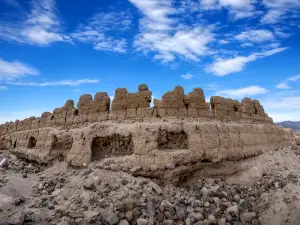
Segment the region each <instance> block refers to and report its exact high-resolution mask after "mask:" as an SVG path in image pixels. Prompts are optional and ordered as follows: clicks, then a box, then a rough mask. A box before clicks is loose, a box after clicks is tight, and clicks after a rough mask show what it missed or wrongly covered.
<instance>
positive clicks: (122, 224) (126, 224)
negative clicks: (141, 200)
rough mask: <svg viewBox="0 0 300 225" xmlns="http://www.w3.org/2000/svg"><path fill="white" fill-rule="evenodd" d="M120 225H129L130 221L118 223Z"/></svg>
mask: <svg viewBox="0 0 300 225" xmlns="http://www.w3.org/2000/svg"><path fill="white" fill-rule="evenodd" d="M118 225H129V223H128V221H127V220H125V219H123V220H120V222H119V223H118Z"/></svg>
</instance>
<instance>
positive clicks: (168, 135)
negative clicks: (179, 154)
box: [157, 129, 188, 149]
mask: <svg viewBox="0 0 300 225" xmlns="http://www.w3.org/2000/svg"><path fill="white" fill-rule="evenodd" d="M157 145H158V149H188V135H187V134H186V133H185V131H184V130H181V131H168V130H163V129H160V130H159V134H158V138H157Z"/></svg>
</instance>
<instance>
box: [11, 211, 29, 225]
mask: <svg viewBox="0 0 300 225" xmlns="http://www.w3.org/2000/svg"><path fill="white" fill-rule="evenodd" d="M24 220H25V213H24V212H17V213H15V214H14V215H13V216H12V217H11V218H10V219H9V221H8V223H9V224H11V225H22V224H23V222H24Z"/></svg>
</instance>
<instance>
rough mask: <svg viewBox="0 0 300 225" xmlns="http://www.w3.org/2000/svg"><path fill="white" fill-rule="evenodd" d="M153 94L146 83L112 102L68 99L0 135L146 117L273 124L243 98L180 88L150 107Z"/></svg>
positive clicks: (101, 96) (120, 91)
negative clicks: (206, 95)
mask: <svg viewBox="0 0 300 225" xmlns="http://www.w3.org/2000/svg"><path fill="white" fill-rule="evenodd" d="M151 100H152V92H151V91H150V90H149V88H148V86H147V85H146V84H141V85H139V87H138V91H137V92H136V93H130V92H128V91H127V89H126V88H117V89H116V91H115V97H114V99H113V101H112V103H111V99H110V98H109V96H108V94H107V93H106V92H97V93H96V94H95V96H94V98H93V97H92V95H90V94H85V95H82V96H81V97H80V99H79V101H78V103H77V107H75V104H74V101H73V100H67V101H66V103H65V105H64V106H63V107H61V108H56V109H54V110H53V112H52V113H51V112H44V113H43V114H42V115H41V117H39V118H35V117H30V118H27V119H24V120H22V121H19V120H16V121H15V122H7V123H5V124H2V125H0V135H5V134H8V133H12V132H18V131H24V130H31V129H38V128H44V127H63V128H64V129H69V128H72V127H78V126H82V125H84V124H87V123H90V122H101V121H106V120H127V119H129V120H141V119H145V118H158V119H159V118H181V119H182V118H194V119H199V118H200V119H202V120H220V121H223V122H230V121H235V122H242V123H243V122H245V123H273V121H272V119H271V118H269V117H268V115H267V114H266V113H265V111H264V108H263V106H262V105H261V104H260V103H259V101H257V100H252V99H250V98H244V99H243V100H242V101H241V102H239V101H237V100H233V99H229V98H223V97H219V96H212V97H211V99H210V103H208V102H206V101H205V96H204V92H203V90H202V89H201V88H194V89H193V91H192V92H190V93H188V94H185V93H184V89H183V87H181V86H176V87H175V88H174V90H172V91H168V92H167V93H165V94H164V95H163V96H162V99H161V100H158V99H154V101H153V104H154V106H153V107H150V103H151Z"/></svg>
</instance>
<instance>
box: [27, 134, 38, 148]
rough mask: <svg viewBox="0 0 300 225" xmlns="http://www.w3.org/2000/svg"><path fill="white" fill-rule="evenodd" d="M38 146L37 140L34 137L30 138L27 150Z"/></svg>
mask: <svg viewBox="0 0 300 225" xmlns="http://www.w3.org/2000/svg"><path fill="white" fill-rule="evenodd" d="M35 146H36V139H35V138H34V137H30V138H29V140H28V145H27V148H35Z"/></svg>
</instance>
